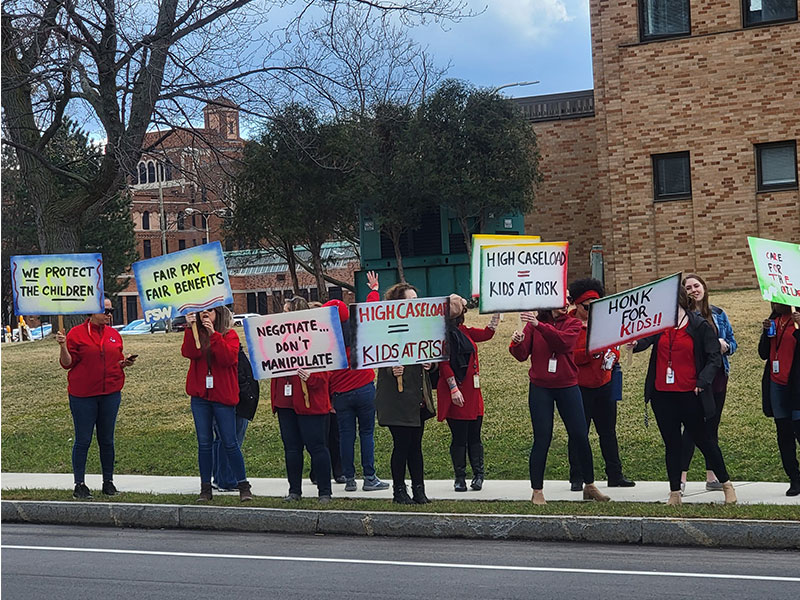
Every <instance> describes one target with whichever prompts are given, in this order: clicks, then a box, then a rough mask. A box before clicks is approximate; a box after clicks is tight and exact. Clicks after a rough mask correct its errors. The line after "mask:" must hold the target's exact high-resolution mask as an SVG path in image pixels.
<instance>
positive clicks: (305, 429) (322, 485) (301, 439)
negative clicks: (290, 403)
mask: <svg viewBox="0 0 800 600" xmlns="http://www.w3.org/2000/svg"><path fill="white" fill-rule="evenodd" d="M327 417H328V415H298V414H297V413H296V412H294V411H293V410H292V409H291V408H279V409H278V425H280V428H281V439H282V440H283V454H284V457H285V458H286V478H287V479H288V480H289V493H290V494H298V495H300V494H302V493H303V484H302V482H303V458H304V457H303V446H305V447H306V448H308V453H309V454H310V455H311V463H312V464H313V465H314V477H315V478H316V480H317V489H318V490H319V495H320V496H330V495H331V455H330V454H329V453H328V447H327V446H326V445H325V441H326V440H327V438H328V429H327V425H328V419H327Z"/></svg>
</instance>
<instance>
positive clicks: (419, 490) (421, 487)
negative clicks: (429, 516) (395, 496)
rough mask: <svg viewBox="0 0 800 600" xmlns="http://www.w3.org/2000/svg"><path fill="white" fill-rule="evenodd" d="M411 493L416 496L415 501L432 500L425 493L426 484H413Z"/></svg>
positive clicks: (424, 501) (427, 501) (421, 502)
mask: <svg viewBox="0 0 800 600" xmlns="http://www.w3.org/2000/svg"><path fill="white" fill-rule="evenodd" d="M411 493H412V494H413V496H414V502H416V503H417V504H428V503H429V502H430V500H429V499H428V497H427V496H426V495H425V484H424V483H420V484H417V485H414V484H411Z"/></svg>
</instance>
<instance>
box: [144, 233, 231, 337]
mask: <svg viewBox="0 0 800 600" xmlns="http://www.w3.org/2000/svg"><path fill="white" fill-rule="evenodd" d="M133 274H134V276H135V277H136V287H137V288H138V289H139V301H140V302H141V303H142V311H143V312H144V320H145V323H152V322H154V321H160V320H162V319H173V318H175V317H177V316H180V315H187V314H189V313H193V312H198V311H201V310H203V309H204V308H214V307H215V306H224V305H225V304H232V303H233V294H232V293H231V285H230V282H229V281H228V269H227V268H226V267H225V259H224V258H223V256H222V245H221V244H220V243H219V242H212V243H211V244H203V245H202V246H196V247H194V248H188V249H186V250H181V251H180V252H173V253H171V254H165V255H164V256H157V257H156V258H150V259H147V260H140V261H139V262H135V263H133Z"/></svg>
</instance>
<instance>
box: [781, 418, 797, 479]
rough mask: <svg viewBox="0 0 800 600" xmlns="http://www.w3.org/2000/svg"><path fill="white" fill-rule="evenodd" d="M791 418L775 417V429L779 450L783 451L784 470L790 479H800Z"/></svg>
mask: <svg viewBox="0 0 800 600" xmlns="http://www.w3.org/2000/svg"><path fill="white" fill-rule="evenodd" d="M792 426H793V423H792V422H791V421H790V420H789V419H775V430H776V433H777V437H778V450H780V453H781V462H782V463H783V470H784V472H785V473H786V475H787V476H788V477H789V481H800V465H798V462H797V450H796V446H795V432H794V431H793V427H792Z"/></svg>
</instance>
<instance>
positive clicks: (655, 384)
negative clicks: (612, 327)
mask: <svg viewBox="0 0 800 600" xmlns="http://www.w3.org/2000/svg"><path fill="white" fill-rule="evenodd" d="M650 346H652V348H653V349H652V351H651V353H650V364H649V366H648V368H647V378H646V380H645V393H644V398H645V402H651V403H652V405H653V413H654V414H655V416H656V422H657V423H658V429H659V431H660V432H661V437H662V439H663V440H664V450H665V455H666V465H667V476H668V478H669V487H670V494H669V500H667V504H670V505H678V504H681V502H682V501H681V447H682V446H681V425H683V427H684V428H685V429H686V430H687V431H688V432H689V434H690V435H691V436H692V438H693V439H694V443H695V444H696V445H697V447H698V448H700V451H701V452H702V453H703V456H705V457H706V460H707V461H708V465H709V467H710V468H711V470H713V471H714V473H715V474H716V476H717V478H718V479H719V481H720V483H722V491H723V492H724V494H725V504H734V503H735V502H736V492H735V491H734V489H733V483H731V480H730V477H729V476H728V471H727V470H726V468H725V460H724V459H723V457H722V451H721V450H720V448H719V444H718V443H717V442H716V441H714V440H712V439H711V437H710V435H709V432H708V429H707V427H706V424H705V420H706V419H710V418H713V416H714V413H715V411H716V407H715V406H714V396H713V392H712V382H713V381H714V377H715V376H716V374H717V370H718V369H719V368H720V367H721V365H722V358H721V354H720V344H719V340H718V339H717V336H716V334H715V332H714V330H713V329H712V327H711V325H710V324H709V323H708V321H706V320H705V319H704V318H703V317H701V316H700V315H697V314H695V313H694V312H692V311H691V310H690V304H689V295H688V294H687V293H686V289H685V288H684V287H680V288H679V289H678V324H677V326H676V327H674V328H672V329H669V330H667V331H665V332H663V333H659V334H656V335H652V336H650V337H647V338H643V339H641V340H638V341H636V342H634V343H633V351H634V352H642V351H643V350H646V349H647V348H649V347H650Z"/></svg>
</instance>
